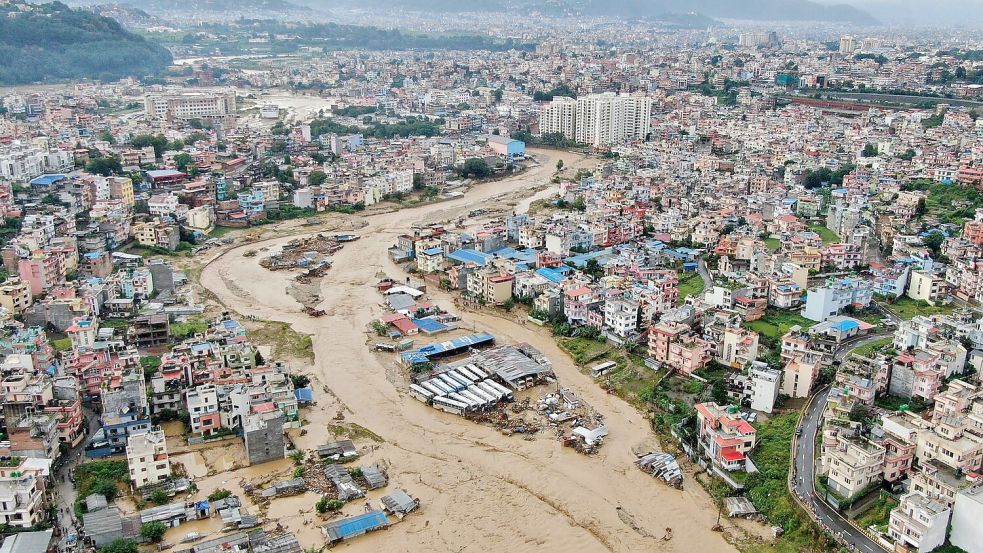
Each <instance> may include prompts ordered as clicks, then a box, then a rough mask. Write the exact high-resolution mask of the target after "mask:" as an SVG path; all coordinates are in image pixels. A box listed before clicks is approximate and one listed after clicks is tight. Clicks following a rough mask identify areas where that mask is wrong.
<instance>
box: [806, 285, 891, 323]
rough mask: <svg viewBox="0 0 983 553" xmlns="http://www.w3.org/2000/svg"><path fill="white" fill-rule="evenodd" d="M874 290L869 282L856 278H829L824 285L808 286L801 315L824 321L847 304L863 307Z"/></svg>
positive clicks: (872, 296)
mask: <svg viewBox="0 0 983 553" xmlns="http://www.w3.org/2000/svg"><path fill="white" fill-rule="evenodd" d="M873 298H874V291H873V288H872V287H871V285H870V283H869V282H867V281H865V280H861V279H858V278H842V279H839V280H835V281H834V280H830V281H829V282H827V283H826V285H825V286H818V287H816V288H810V289H809V293H808V294H807V295H806V305H805V309H803V310H802V316H803V317H805V318H807V319H809V320H811V321H819V322H822V321H825V320H826V319H828V318H830V317H832V316H834V315H837V314H839V312H840V310H842V309H843V308H845V307H847V306H854V307H855V308H857V309H863V308H865V307H867V306H868V305H870V302H871V301H872V300H873Z"/></svg>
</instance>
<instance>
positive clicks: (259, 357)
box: [255, 350, 266, 367]
mask: <svg viewBox="0 0 983 553" xmlns="http://www.w3.org/2000/svg"><path fill="white" fill-rule="evenodd" d="M255 360H256V366H257V367H261V366H263V365H265V364H266V359H264V358H263V354H262V353H260V352H259V350H256V358H255Z"/></svg>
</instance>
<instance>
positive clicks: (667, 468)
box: [635, 451, 683, 490]
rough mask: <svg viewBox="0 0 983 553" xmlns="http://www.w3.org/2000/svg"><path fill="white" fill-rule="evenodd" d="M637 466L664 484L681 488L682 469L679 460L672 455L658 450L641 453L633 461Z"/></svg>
mask: <svg viewBox="0 0 983 553" xmlns="http://www.w3.org/2000/svg"><path fill="white" fill-rule="evenodd" d="M635 464H636V465H638V468H639V469H641V470H643V471H644V472H647V473H649V474H651V475H652V476H654V477H656V478H658V479H660V480H662V481H663V482H665V483H666V484H669V485H670V486H672V487H674V488H676V489H680V490H681V489H683V470H682V468H680V466H679V462H677V461H676V458H675V457H673V456H672V455H670V454H668V453H664V452H660V451H653V452H651V453H647V454H645V455H642V456H641V457H639V458H638V460H637V461H635Z"/></svg>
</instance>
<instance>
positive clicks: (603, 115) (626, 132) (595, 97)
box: [576, 92, 652, 146]
mask: <svg viewBox="0 0 983 553" xmlns="http://www.w3.org/2000/svg"><path fill="white" fill-rule="evenodd" d="M651 118H652V100H651V99H650V98H648V97H645V96H633V95H628V94H615V93H614V92H605V93H603V94H590V95H588V96H582V97H580V98H577V120H576V125H577V132H576V140H577V142H579V143H581V144H590V145H593V146H600V145H609V144H618V143H620V142H624V141H631V140H644V139H645V136H646V134H648V131H649V127H650V126H651V123H650V120H651Z"/></svg>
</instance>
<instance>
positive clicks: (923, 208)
mask: <svg viewBox="0 0 983 553" xmlns="http://www.w3.org/2000/svg"><path fill="white" fill-rule="evenodd" d="M926 213H928V205H927V204H926V203H925V198H918V203H917V204H915V216H916V217H921V216H923V215H925V214H926Z"/></svg>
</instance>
